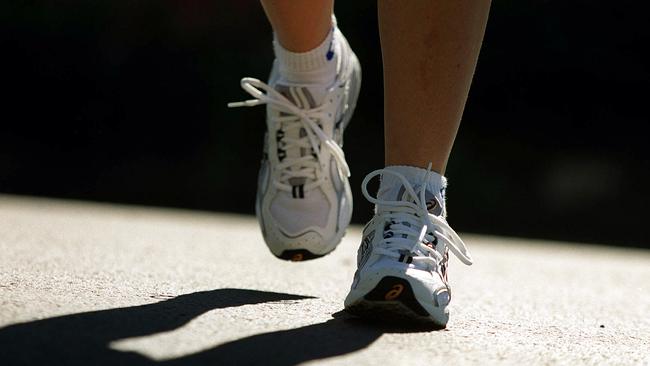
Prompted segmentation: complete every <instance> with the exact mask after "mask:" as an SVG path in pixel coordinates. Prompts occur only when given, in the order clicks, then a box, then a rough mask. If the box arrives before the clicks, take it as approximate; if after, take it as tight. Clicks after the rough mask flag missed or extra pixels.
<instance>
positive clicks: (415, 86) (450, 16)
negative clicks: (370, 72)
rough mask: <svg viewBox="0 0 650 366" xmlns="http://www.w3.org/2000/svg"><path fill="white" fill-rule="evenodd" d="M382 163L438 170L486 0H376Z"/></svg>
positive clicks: (461, 102)
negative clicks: (383, 139)
mask: <svg viewBox="0 0 650 366" xmlns="http://www.w3.org/2000/svg"><path fill="white" fill-rule="evenodd" d="M378 7H379V32H380V36H381V46H382V54H383V59H384V100H385V102H384V103H385V104H384V114H385V136H386V165H411V166H416V167H426V166H427V165H428V163H429V162H432V163H433V168H432V169H433V170H434V171H436V172H438V173H440V174H444V171H445V168H446V165H447V159H448V158H449V153H450V152H451V147H452V145H453V142H454V139H455V137H456V132H457V130H458V125H459V124H460V119H461V116H462V114H463V109H464V107H465V101H466V100H467V94H468V92H469V87H470V84H471V81H472V76H473V74H474V69H475V67H476V60H477V58H478V54H479V50H480V47H481V42H482V39H483V34H484V32H485V25H486V23H487V17H488V12H489V8H490V0H454V1H442V0H408V1H404V0H379V4H378Z"/></svg>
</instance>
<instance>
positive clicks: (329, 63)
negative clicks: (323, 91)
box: [273, 23, 340, 86]
mask: <svg viewBox="0 0 650 366" xmlns="http://www.w3.org/2000/svg"><path fill="white" fill-rule="evenodd" d="M335 29H336V24H335V23H333V24H332V28H331V29H330V31H329V32H328V33H327V36H326V37H325V39H324V40H323V41H322V42H321V43H320V44H319V45H318V46H316V47H315V48H314V49H312V50H309V51H307V52H292V51H289V50H287V49H285V48H284V47H282V45H281V44H280V42H279V41H278V40H277V38H276V37H274V40H273V50H274V52H275V57H276V62H277V63H278V69H279V72H280V76H281V77H282V78H283V79H284V80H286V81H287V82H290V83H298V84H324V85H327V86H329V85H331V84H332V83H333V82H334V80H335V79H336V72H337V63H338V57H339V53H340V52H338V50H339V40H338V39H337V38H338V37H336V34H337V32H336V31H335Z"/></svg>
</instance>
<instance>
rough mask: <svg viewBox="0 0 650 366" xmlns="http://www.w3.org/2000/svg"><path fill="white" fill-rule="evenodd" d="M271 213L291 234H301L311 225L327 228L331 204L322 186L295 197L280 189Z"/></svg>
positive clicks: (272, 203)
mask: <svg viewBox="0 0 650 366" xmlns="http://www.w3.org/2000/svg"><path fill="white" fill-rule="evenodd" d="M270 209H271V215H272V216H273V218H274V219H275V221H276V222H277V223H278V225H279V226H280V228H281V229H282V230H283V231H284V232H286V233H287V234H289V235H297V234H301V233H302V232H303V231H304V230H305V229H306V228H308V227H310V226H318V227H321V228H325V226H327V217H328V215H329V212H330V204H329V202H328V201H327V197H326V196H325V194H324V193H323V191H322V190H321V189H320V188H317V189H312V190H310V191H308V192H305V196H304V198H300V199H296V198H293V197H292V195H291V192H284V191H279V192H278V193H277V195H276V197H275V198H274V199H273V202H271V207H270Z"/></svg>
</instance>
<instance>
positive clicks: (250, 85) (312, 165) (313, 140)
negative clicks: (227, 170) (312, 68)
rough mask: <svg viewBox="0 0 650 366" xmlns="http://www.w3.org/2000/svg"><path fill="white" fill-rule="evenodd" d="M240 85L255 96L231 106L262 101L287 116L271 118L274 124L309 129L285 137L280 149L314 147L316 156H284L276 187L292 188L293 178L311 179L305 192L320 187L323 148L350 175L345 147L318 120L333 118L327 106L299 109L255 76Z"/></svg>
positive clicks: (343, 171)
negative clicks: (304, 134) (296, 134)
mask: <svg viewBox="0 0 650 366" xmlns="http://www.w3.org/2000/svg"><path fill="white" fill-rule="evenodd" d="M241 87H242V89H244V90H245V91H246V92H248V94H250V95H251V96H253V98H255V99H250V100H246V101H243V102H234V103H228V107H230V108H233V107H254V106H258V105H262V104H269V105H271V106H273V108H276V109H277V110H278V111H280V112H283V113H284V114H286V116H283V115H281V116H279V117H274V118H272V119H271V122H272V123H274V124H283V125H284V126H286V127H285V129H284V130H285V133H286V131H291V130H294V129H297V130H300V129H303V128H304V130H305V132H306V136H305V137H301V138H298V139H294V138H288V137H284V138H283V139H282V141H281V144H282V146H281V148H282V149H284V150H289V149H294V148H297V149H301V148H307V149H312V151H314V153H315V154H316V159H314V157H313V156H312V155H311V154H307V155H305V156H302V157H299V158H294V157H285V158H284V159H283V160H282V162H280V163H279V164H278V166H277V168H278V169H279V170H280V171H281V174H280V177H279V179H277V180H275V181H274V184H275V185H276V187H277V188H279V189H282V190H285V191H291V189H292V187H291V185H290V184H289V183H288V182H289V179H291V178H306V179H308V180H310V182H309V183H307V184H305V185H304V187H303V189H304V190H305V191H307V190H310V189H313V188H315V187H317V186H320V185H321V184H322V182H323V174H322V167H323V166H324V161H325V160H324V159H325V158H326V157H327V155H328V154H324V151H323V150H325V149H327V150H328V151H329V152H331V153H332V156H333V157H334V159H335V160H336V163H337V167H338V173H339V175H340V176H341V178H342V179H343V177H349V176H350V169H349V167H348V164H347V163H346V161H345V155H344V154H343V150H342V149H341V147H340V146H339V145H338V144H337V143H336V141H335V140H333V139H332V138H330V137H329V136H327V134H326V133H325V132H324V131H323V130H322V129H321V128H320V127H319V125H318V121H319V120H323V119H325V118H331V116H330V115H328V113H327V111H326V110H325V107H324V105H323V106H320V107H316V108H311V109H300V108H298V107H296V105H295V104H293V103H292V102H291V101H290V100H289V99H287V98H286V97H285V96H284V95H282V94H280V93H279V92H278V91H277V90H275V89H273V88H272V87H271V86H269V85H268V84H266V83H264V82H262V81H260V80H258V79H254V78H243V79H242V80H241Z"/></svg>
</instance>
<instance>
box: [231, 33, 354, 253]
mask: <svg viewBox="0 0 650 366" xmlns="http://www.w3.org/2000/svg"><path fill="white" fill-rule="evenodd" d="M334 32H335V36H334V37H336V39H337V42H336V46H335V47H336V49H335V50H334V52H337V53H338V55H339V57H338V63H337V75H336V79H335V81H334V84H333V85H330V86H322V85H309V84H296V83H289V82H287V81H285V80H284V79H283V78H282V77H281V76H280V75H279V72H278V65H277V61H276V62H274V65H273V69H272V71H271V76H270V78H269V82H268V84H267V83H264V82H261V81H259V80H257V79H253V78H244V79H242V81H241V85H242V88H243V89H244V90H245V91H247V92H248V93H249V94H251V95H252V96H253V97H254V98H255V99H252V100H248V101H245V102H238V103H230V104H229V106H230V107H240V106H256V105H260V104H266V108H267V109H266V113H267V120H266V124H267V132H266V135H265V137H264V139H265V143H264V153H263V158H262V163H261V168H260V172H259V178H258V188H257V199H256V205H255V208H256V209H255V211H256V214H257V218H258V220H259V223H260V226H261V228H262V234H263V236H264V240H265V241H266V244H267V246H268V247H269V249H270V250H271V252H272V253H273V254H274V255H275V256H276V257H278V258H281V259H285V260H291V261H303V260H308V259H314V258H318V257H321V256H324V255H326V254H328V253H330V252H331V251H332V250H334V249H335V248H336V246H337V245H338V243H339V242H340V241H341V238H342V237H343V235H344V234H345V229H346V228H347V226H348V225H349V223H350V218H351V216H352V193H351V190H350V184H349V183H348V177H349V176H350V172H349V168H348V165H347V163H346V161H345V156H344V154H343V150H342V146H343V131H344V130H345V128H346V127H347V125H348V123H349V122H350V118H351V117H352V113H353V112H354V108H355V106H356V102H357V98H358V95H359V88H360V84H361V67H360V65H359V61H358V60H357V57H356V55H355V54H354V53H353V52H352V50H351V49H350V46H349V45H348V43H347V41H346V40H345V37H343V35H342V34H341V33H340V31H339V30H338V28H336V27H335V28H334Z"/></svg>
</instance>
